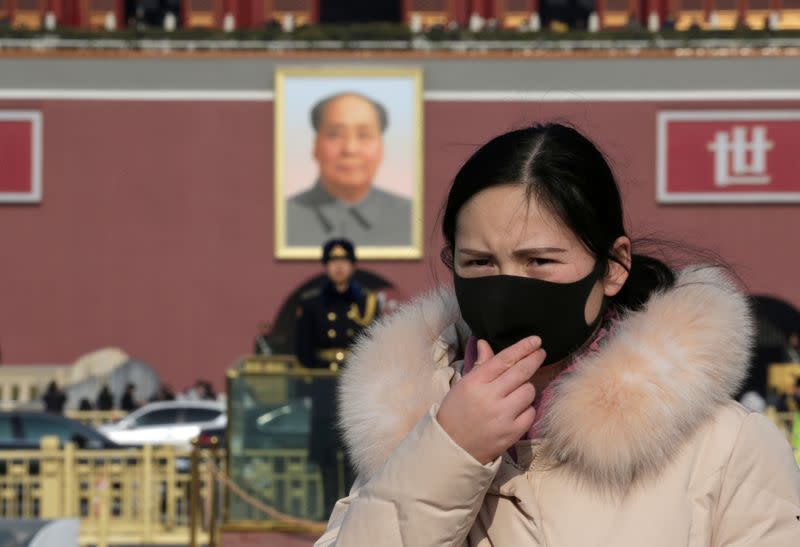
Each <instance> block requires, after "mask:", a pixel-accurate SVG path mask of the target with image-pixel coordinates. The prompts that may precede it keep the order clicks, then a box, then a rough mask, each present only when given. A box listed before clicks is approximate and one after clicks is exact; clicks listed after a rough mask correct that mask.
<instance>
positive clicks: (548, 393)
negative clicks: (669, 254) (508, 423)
mask: <svg viewBox="0 0 800 547" xmlns="http://www.w3.org/2000/svg"><path fill="white" fill-rule="evenodd" d="M617 317H618V316H617V311H616V310H615V309H614V308H611V309H610V310H609V311H608V312H607V313H606V315H605V317H603V322H602V324H601V326H600V328H599V329H597V332H596V333H595V335H594V338H593V339H592V341H591V342H590V343H588V344H587V345H585V346H584V347H583V349H581V350H579V351H578V352H577V353H576V354H575V355H574V356H572V358H571V362H570V364H569V365H567V367H566V368H565V369H564V370H562V371H561V372H560V373H559V374H558V376H556V377H555V378H553V381H552V382H550V383H549V384H548V386H547V387H546V388H545V390H544V391H543V392H542V395H541V397H539V398H538V399H537V400H536V401H534V403H533V408H534V409H536V418H534V420H533V425H532V426H531V428H530V429H529V430H528V433H527V434H526V435H525V438H526V439H535V438H537V437H539V436H540V435H541V423H542V418H543V417H544V415H545V414H546V413H547V409H548V408H549V407H550V404H551V403H552V402H553V397H554V396H555V386H556V382H557V381H558V379H559V378H562V377H563V376H564V375H565V374H570V373H571V372H572V371H573V370H574V368H575V364H576V363H577V362H578V361H579V360H580V359H581V358H583V357H585V356H587V355H590V354H592V353H595V352H597V351H599V350H600V343H601V342H602V341H603V339H605V338H606V337H607V336H608V335H609V334H610V333H611V332H613V331H614V325H615V324H616V322H617ZM477 359H478V339H477V338H475V337H474V336H470V337H469V338H468V339H467V346H466V348H465V350H464V372H463V374H465V375H466V374H469V371H471V370H472V369H473V368H474V367H475V361H476V360H477Z"/></svg>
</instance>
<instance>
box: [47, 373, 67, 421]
mask: <svg viewBox="0 0 800 547" xmlns="http://www.w3.org/2000/svg"><path fill="white" fill-rule="evenodd" d="M42 401H44V410H45V412H51V413H53V414H63V413H64V404H65V403H66V402H67V396H66V395H65V394H64V392H63V391H62V390H61V389H59V387H58V384H56V382H55V380H53V381H52V382H50V383H49V384H48V385H47V391H45V393H44V396H43V397H42Z"/></svg>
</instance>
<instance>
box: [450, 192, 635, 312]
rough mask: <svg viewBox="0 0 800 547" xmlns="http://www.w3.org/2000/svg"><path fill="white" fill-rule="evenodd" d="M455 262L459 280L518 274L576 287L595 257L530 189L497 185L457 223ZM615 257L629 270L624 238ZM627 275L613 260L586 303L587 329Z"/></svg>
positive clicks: (475, 201)
mask: <svg viewBox="0 0 800 547" xmlns="http://www.w3.org/2000/svg"><path fill="white" fill-rule="evenodd" d="M455 243H456V248H455V253H454V262H455V264H454V265H455V270H456V274H458V275H459V276H460V277H482V276H487V275H514V276H519V277H530V278H533V279H541V280H544V281H551V282H553V283H572V282H575V281H579V280H581V279H583V278H584V277H586V276H587V275H589V273H590V272H591V271H592V269H593V268H594V266H595V257H594V256H592V254H591V253H590V252H589V251H588V249H586V247H585V246H584V245H583V244H582V243H581V242H580V241H579V240H578V238H577V237H576V236H575V234H573V233H572V231H570V230H569V229H568V228H567V227H566V226H564V224H563V223H562V222H561V221H560V220H559V219H558V218H557V217H556V216H555V215H553V214H552V213H550V212H549V211H548V210H547V209H545V208H544V207H540V205H539V203H538V201H537V200H536V198H535V197H534V198H531V199H528V197H527V196H526V195H525V186H523V185H520V184H509V185H503V186H494V187H492V188H488V189H486V190H483V191H482V192H479V193H478V194H476V195H475V196H473V197H472V198H471V199H470V200H469V201H468V202H467V203H466V204H464V206H463V207H462V208H461V211H460V212H459V214H458V218H457V220H456V241H455ZM613 250H614V252H616V253H617V256H619V257H620V258H621V260H622V261H623V263H625V264H626V265H627V266H629V265H630V240H628V238H627V237H620V238H619V239H617V241H616V242H615V244H614V249H613ZM627 277H628V272H627V271H626V270H625V268H623V267H622V266H620V265H619V264H617V263H616V262H614V261H610V267H609V272H608V274H607V275H606V276H605V277H604V278H603V279H601V280H600V281H598V282H597V283H596V284H595V286H594V288H593V289H592V292H591V294H590V295H589V299H588V300H587V302H586V308H585V310H584V316H585V319H586V322H587V324H589V323H591V322H592V321H594V319H595V318H596V317H597V314H598V313H599V311H600V308H601V306H602V302H603V296H604V295H605V296H609V297H610V296H614V295H616V294H617V293H618V292H619V290H620V289H621V288H622V285H623V284H624V283H625V280H626V279H627Z"/></svg>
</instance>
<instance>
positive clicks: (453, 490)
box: [316, 406, 500, 547]
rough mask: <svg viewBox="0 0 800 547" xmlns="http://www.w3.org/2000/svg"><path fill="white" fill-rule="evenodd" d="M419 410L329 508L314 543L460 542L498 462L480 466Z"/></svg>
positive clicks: (351, 546)
mask: <svg viewBox="0 0 800 547" xmlns="http://www.w3.org/2000/svg"><path fill="white" fill-rule="evenodd" d="M436 412H438V406H434V407H433V408H432V409H431V411H430V412H429V413H428V414H426V415H425V416H423V418H422V419H421V420H420V421H419V422H418V423H417V425H416V426H415V427H414V429H413V430H412V431H411V432H410V433H409V434H408V436H407V437H406V438H405V439H404V440H403V442H402V443H401V444H400V446H399V447H398V448H397V449H396V450H395V451H394V452H393V453H392V455H391V456H390V457H389V459H388V460H387V461H386V463H385V464H384V465H383V467H382V468H381V469H380V470H379V471H378V472H377V473H376V474H375V475H374V476H373V477H372V478H370V479H369V480H368V481H367V482H366V483H365V484H363V485H361V486H359V482H360V481H356V485H355V486H354V488H353V491H352V492H351V493H350V496H348V497H347V498H344V499H343V500H340V501H339V503H337V504H336V507H335V508H334V510H333V513H332V515H331V518H330V521H329V523H328V529H327V531H326V532H325V534H324V535H323V536H322V537H321V538H320V539H319V540H318V541H317V543H316V547H331V546H336V547H371V546H374V545H381V546H383V547H411V546H413V547H454V546H460V545H462V544H463V542H464V540H465V538H466V536H467V533H468V532H469V530H470V528H471V527H472V524H473V522H474V521H475V517H476V515H477V513H478V510H479V509H480V506H481V504H482V503H483V498H484V496H485V495H486V491H487V490H488V489H489V486H490V485H491V483H492V480H493V479H494V476H495V474H496V473H497V470H498V468H499V466H500V458H498V459H497V460H496V461H494V462H492V463H490V464H487V465H481V464H480V463H479V462H478V461H477V460H475V459H474V458H473V457H472V456H470V455H469V454H468V453H467V452H466V451H464V450H463V449H462V448H461V447H460V446H458V445H457V444H456V443H455V442H454V441H453V440H452V439H451V438H450V437H449V435H447V433H446V432H445V431H444V430H443V429H442V428H441V426H440V425H439V423H438V422H437V421H436V417H435V416H436Z"/></svg>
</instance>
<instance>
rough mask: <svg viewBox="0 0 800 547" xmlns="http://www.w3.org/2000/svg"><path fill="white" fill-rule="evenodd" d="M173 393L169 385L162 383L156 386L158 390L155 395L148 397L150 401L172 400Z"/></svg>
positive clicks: (173, 398) (173, 397)
mask: <svg viewBox="0 0 800 547" xmlns="http://www.w3.org/2000/svg"><path fill="white" fill-rule="evenodd" d="M174 400H175V394H174V393H173V392H172V389H170V387H169V386H165V385H162V386H161V387H159V388H158V391H157V392H156V394H155V395H153V396H152V397H151V398H150V402H151V403H152V402H156V401H174Z"/></svg>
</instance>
